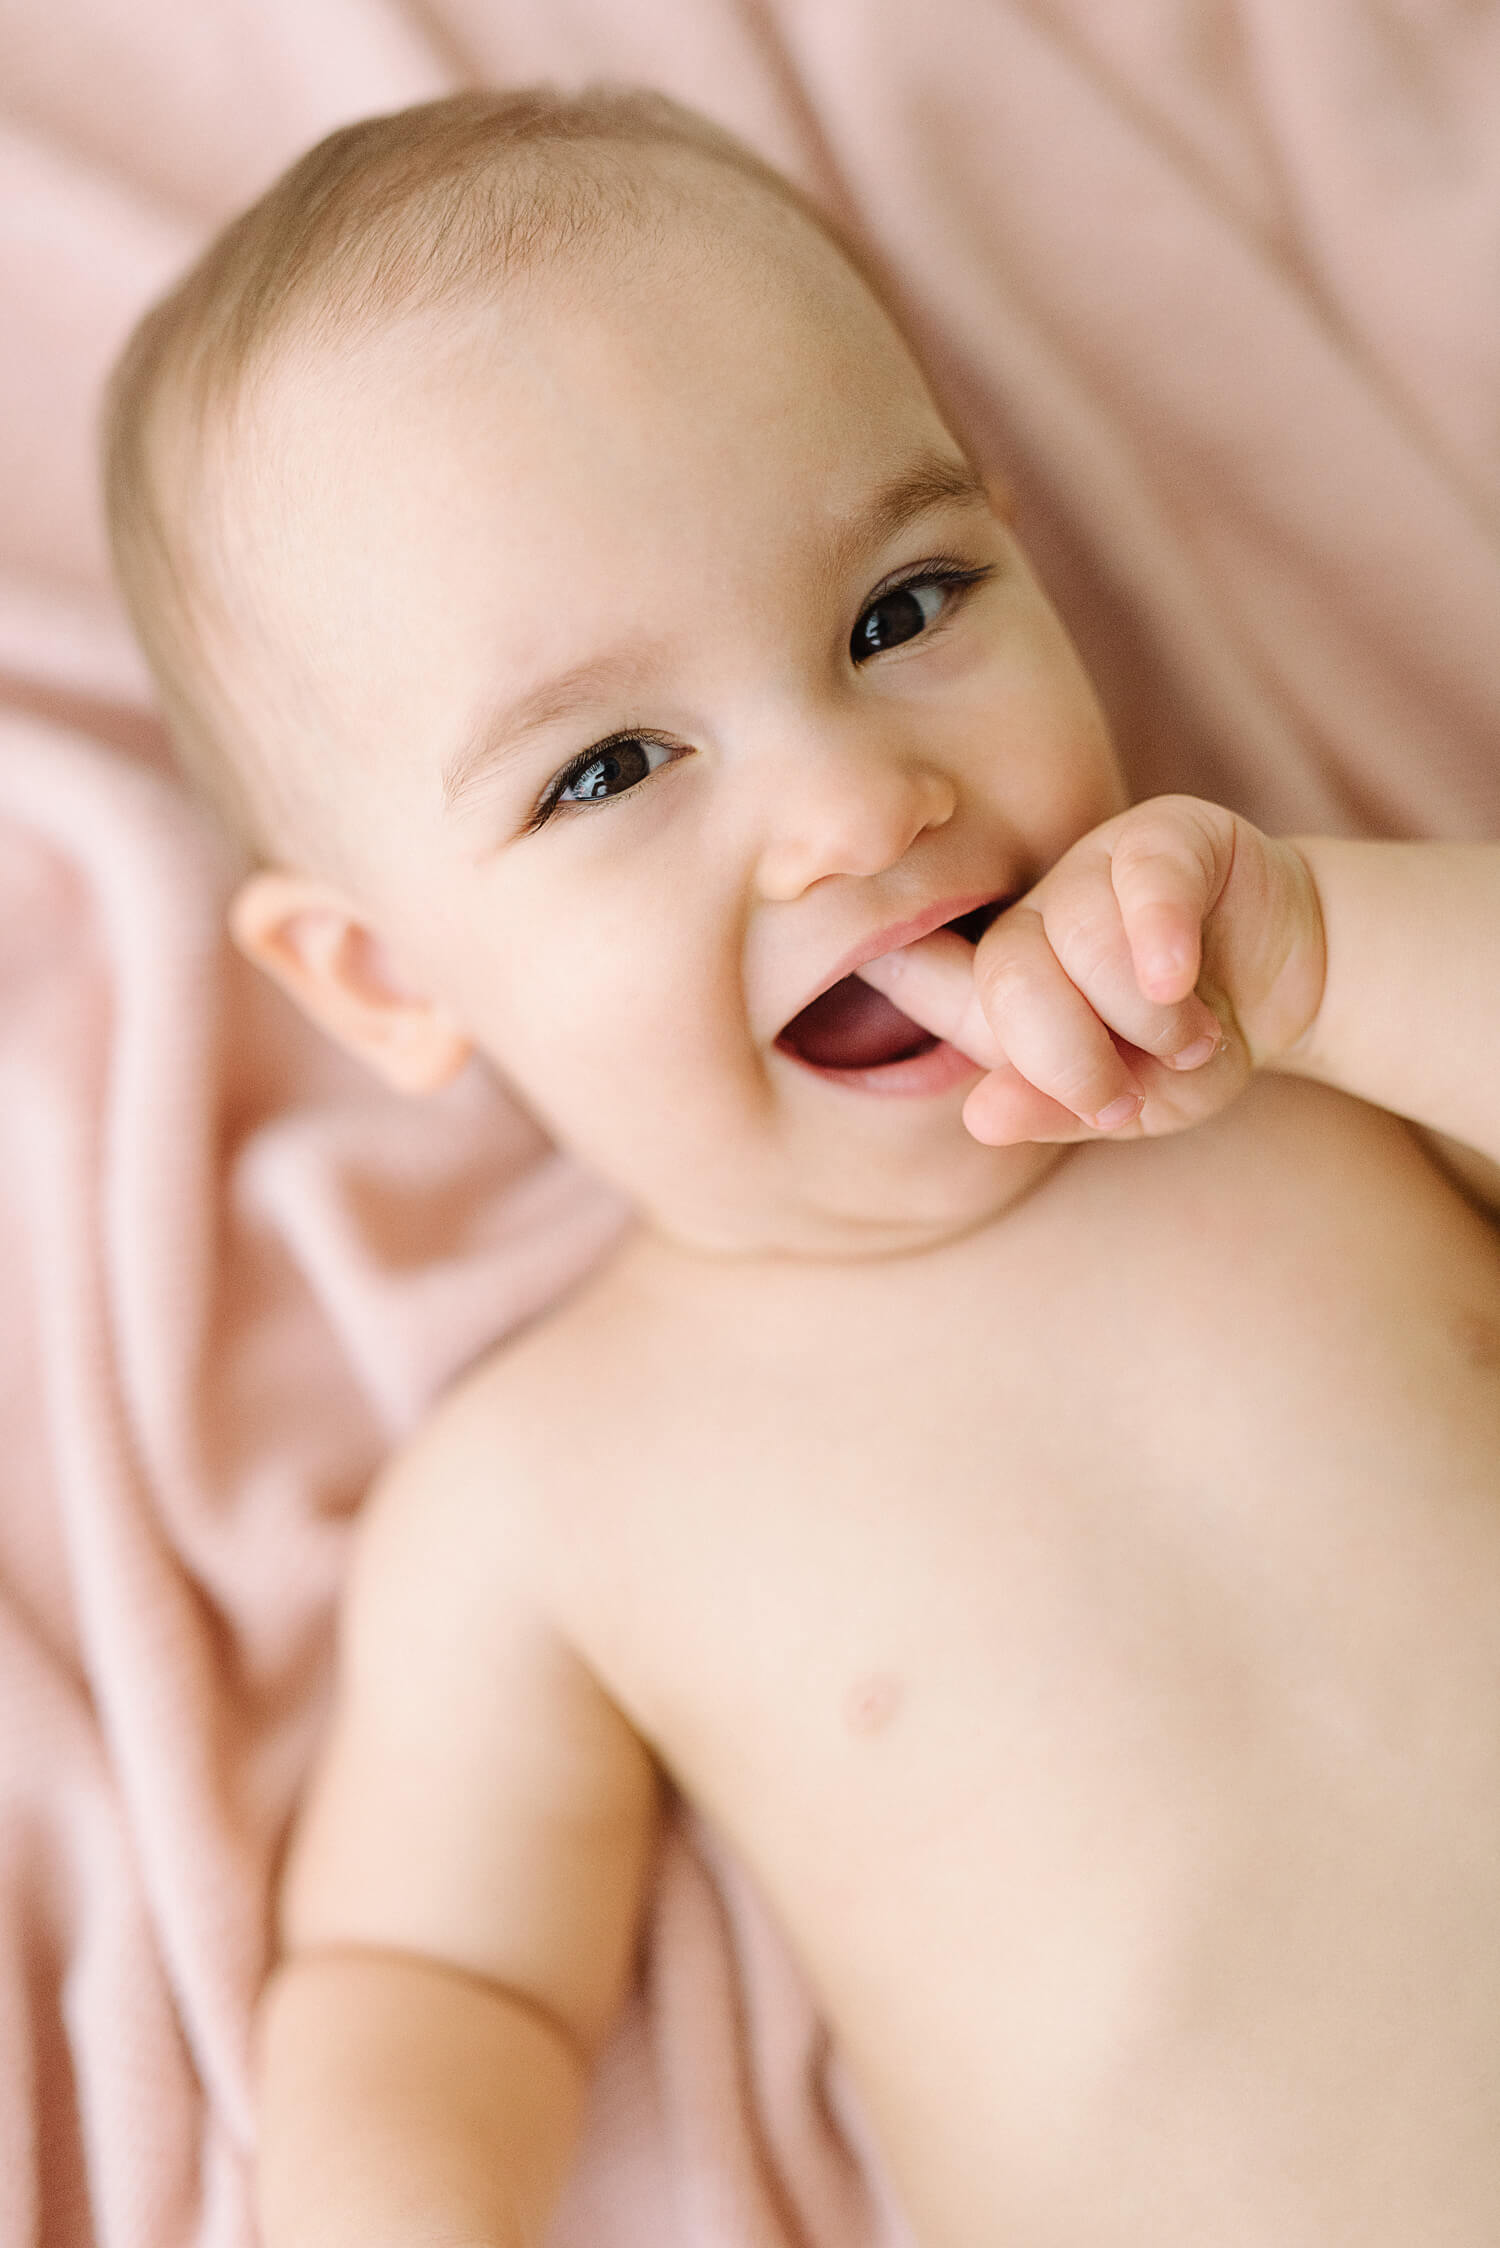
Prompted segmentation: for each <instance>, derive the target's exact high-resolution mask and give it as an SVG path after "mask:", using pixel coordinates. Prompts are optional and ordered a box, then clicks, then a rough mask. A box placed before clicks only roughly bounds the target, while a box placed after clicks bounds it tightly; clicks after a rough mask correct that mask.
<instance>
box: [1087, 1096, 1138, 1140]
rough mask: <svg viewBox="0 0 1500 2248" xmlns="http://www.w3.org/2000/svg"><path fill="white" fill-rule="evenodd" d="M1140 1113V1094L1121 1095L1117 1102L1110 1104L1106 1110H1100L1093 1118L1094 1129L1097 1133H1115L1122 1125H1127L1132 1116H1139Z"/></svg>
mask: <svg viewBox="0 0 1500 2248" xmlns="http://www.w3.org/2000/svg"><path fill="white" fill-rule="evenodd" d="M1140 1113H1141V1096H1140V1094H1139V1093H1122V1094H1121V1095H1120V1097H1119V1099H1118V1100H1117V1101H1111V1102H1110V1104H1109V1106H1108V1108H1101V1109H1100V1111H1099V1113H1098V1115H1097V1116H1096V1117H1095V1118H1094V1129H1095V1130H1096V1131H1099V1132H1117V1131H1118V1130H1119V1128H1120V1126H1121V1125H1122V1124H1128V1123H1129V1122H1130V1120H1131V1118H1132V1117H1133V1116H1139V1115H1140Z"/></svg>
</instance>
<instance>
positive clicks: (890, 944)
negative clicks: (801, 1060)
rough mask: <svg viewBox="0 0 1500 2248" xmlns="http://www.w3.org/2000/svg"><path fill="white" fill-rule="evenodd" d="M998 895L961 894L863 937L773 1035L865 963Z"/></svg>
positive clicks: (897, 949)
mask: <svg viewBox="0 0 1500 2248" xmlns="http://www.w3.org/2000/svg"><path fill="white" fill-rule="evenodd" d="M997 895H998V893H997V892H996V891H994V890H964V891H962V892H961V893H960V894H959V895H958V896H957V897H952V898H942V899H940V900H938V901H937V903H935V904H933V905H929V906H924V907H923V908H922V911H921V912H920V913H912V914H908V915H907V917H906V919H905V920H904V921H892V922H890V923H888V925H887V926H886V927H885V928H884V929H877V930H876V931H875V932H874V934H873V935H872V936H868V937H862V938H861V939H860V941H859V943H858V944H857V945H853V946H851V948H850V950H849V951H848V952H846V953H845V954H844V956H843V958H842V959H841V960H839V961H837V962H836V963H835V964H834V966H833V967H832V968H831V969H830V970H829V972H828V974H827V975H826V976H825V977H824V978H823V980H822V982H821V983H819V984H818V985H816V987H815V988H814V989H813V990H812V991H810V992H808V994H807V996H806V998H805V999H802V1000H800V1001H799V1002H798V1004H797V1005H796V1006H795V1007H794V1008H793V1009H792V1012H791V1013H790V1014H789V1015H788V1016H787V1018H786V1022H784V1023H783V1024H782V1026H781V1031H778V1032H777V1034H776V1035H777V1036H778V1038H779V1037H780V1036H781V1032H782V1031H784V1030H785V1029H786V1028H787V1024H789V1023H794V1022H795V1021H796V1019H797V1017H798V1016H799V1015H800V1014H801V1013H802V1011H803V1009H804V1008H807V1007H810V1006H811V1005H812V1003H813V1001H814V1000H815V999H821V998H822V996H823V994H824V992H825V991H832V989H833V987H834V985H835V984H837V983H842V982H843V980H844V978H845V977H846V976H852V975H854V974H855V972H856V971H857V970H858V969H860V968H862V967H863V966H864V964H865V962H866V961H867V960H878V959H879V958H880V957H881V955H882V954H883V953H887V952H899V950H900V949H901V947H902V946H903V945H908V944H916V943H918V942H919V941H920V939H921V938H923V937H930V936H931V935H932V932H933V930H934V929H941V928H943V927H944V926H945V925H946V924H947V923H948V922H949V921H957V920H958V918H959V916H960V915H961V914H965V913H972V912H973V911H974V910H975V908H976V906H981V905H989V904H990V903H991V901H992V900H993V899H994V898H995V897H996V896H997Z"/></svg>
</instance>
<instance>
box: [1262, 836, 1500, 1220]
mask: <svg viewBox="0 0 1500 2248" xmlns="http://www.w3.org/2000/svg"><path fill="white" fill-rule="evenodd" d="M1297 849H1298V851H1299V852H1300V854H1301V856H1302V857H1303V859H1304V860H1305V861H1306V863H1307V865H1308V866H1309V867H1310V869H1311V871H1312V876H1313V880H1314V882H1315V883H1316V885H1317V890H1318V897H1319V900H1320V902H1321V907H1322V919H1323V928H1324V941H1325V951H1326V969H1325V975H1324V981H1323V990H1322V996H1321V999H1320V1002H1319V1005H1318V1009H1317V1012H1316V1014H1315V1015H1314V1017H1313V1019H1312V1022H1311V1023H1310V1025H1309V1026H1308V1029H1307V1030H1306V1031H1305V1032H1304V1034H1303V1036H1302V1037H1301V1039H1300V1040H1298V1041H1297V1043H1296V1044H1295V1045H1294V1046H1292V1048H1291V1049H1290V1050H1289V1051H1288V1052H1287V1053H1286V1054H1285V1055H1283V1056H1282V1057H1281V1058H1280V1061H1279V1063H1278V1065H1277V1066H1279V1067H1281V1068H1283V1069H1288V1070H1291V1071H1294V1072H1295V1073H1296V1074H1298V1075H1299V1076H1304V1077H1313V1078H1317V1079H1318V1080H1319V1081H1320V1082H1321V1083H1323V1084H1325V1085H1335V1086H1337V1087H1339V1088H1340V1090H1341V1091H1343V1092H1346V1093H1355V1094H1357V1095H1358V1096H1359V1098H1360V1099H1361V1100H1367V1101H1372V1102H1374V1103H1375V1104H1376V1106H1377V1107H1380V1108H1388V1109H1391V1110H1393V1111H1394V1112H1395V1114H1396V1115H1398V1116H1405V1117H1407V1118H1409V1119H1410V1120H1411V1122H1413V1123H1415V1124H1421V1125H1424V1126H1426V1127H1427V1128H1428V1129H1429V1130H1430V1131H1432V1132H1435V1133H1438V1134H1440V1135H1442V1136H1443V1137H1444V1138H1445V1139H1448V1140H1453V1141H1457V1142H1459V1143H1461V1145H1462V1146H1463V1147H1467V1148H1472V1149H1474V1150H1475V1151H1476V1152H1477V1153H1478V1154H1480V1155H1482V1156H1484V1157H1486V1158H1488V1160H1489V1162H1490V1163H1495V1162H1500V845H1497V844H1493V843H1467V844H1465V843H1354V842H1343V841H1334V840H1328V839H1323V838H1317V839H1313V838H1299V839H1298V842H1297ZM1466 1169H1467V1167H1466ZM1467 1175H1468V1176H1469V1178H1470V1180H1471V1183H1474V1184H1476V1185H1478V1184H1480V1183H1481V1182H1480V1179H1479V1175H1478V1174H1476V1173H1475V1172H1473V1171H1467ZM1491 1198H1492V1197H1491Z"/></svg>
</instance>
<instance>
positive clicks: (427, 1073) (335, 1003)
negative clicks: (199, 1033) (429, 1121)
mask: <svg viewBox="0 0 1500 2248" xmlns="http://www.w3.org/2000/svg"><path fill="white" fill-rule="evenodd" d="M229 928H230V934H231V935H232V936H233V938H234V941H235V943H236V944H237V945H238V946H239V948H240V950H241V952H243V953H244V954H245V956H246V958H247V959H249V960H253V961H254V962H255V964H256V966H257V967H259V968H264V970H265V971H266V973H267V975H269V976H271V977H273V978H274V980H275V981H276V982H277V983H279V984H280V986H281V988H282V990H283V991H285V992H288V993H290V995H291V997H292V998H293V999H295V1001H296V1002H297V1005H298V1006H299V1007H300V1008H301V1009H302V1011H303V1013H304V1014H306V1015H309V1016H311V1018H312V1020H313V1021H314V1022H315V1023H317V1024H319V1026H320V1027H321V1028H322V1029H324V1030H326V1031H327V1032H328V1033H329V1035H330V1037H332V1038H335V1039H337V1041H338V1043H339V1044H340V1045H341V1046H343V1047H345V1048H346V1049H347V1051H348V1052H349V1053H351V1054H354V1055H356V1056H357V1057H358V1058H359V1059H360V1060H361V1061H363V1062H367V1063H368V1064H369V1066H370V1067H371V1068H372V1069H373V1070H375V1071H376V1072H377V1073H378V1075H380V1076H381V1077H383V1078H384V1079H385V1081H386V1083H387V1084H388V1085H394V1086H395V1087H396V1089H397V1091H398V1092H402V1093H430V1092H435V1091H436V1090H437V1088H438V1087H439V1086H440V1085H446V1084H447V1083H448V1082H449V1081H450V1079H452V1078H454V1077H456V1076H457V1075H458V1073H459V1071H460V1070H461V1069H462V1068H463V1066H464V1064H465V1062H466V1061H467V1060H468V1059H469V1056H470V1054H471V1053H472V1052H473V1046H472V1044H471V1042H470V1041H469V1040H468V1039H467V1038H465V1037H464V1035H463V1033H462V1032H461V1031H460V1030H459V1028H458V1026H457V1024H456V1023H454V1022H453V1020H452V1019H451V1017H450V1016H448V1015H447V1014H446V1013H445V1012H444V1010H443V1009H442V1007H440V1006H439V1005H438V1003H437V1002H436V1001H435V1000H432V999H427V998H424V997H423V996H422V994H421V993H420V992H417V991H413V990H411V989H410V988H409V987H408V986H407V985H406V984H405V983H404V982H403V981H402V978H401V976H400V975H399V973H398V971H397V969H396V967H395V965H394V963H393V962H392V960H391V957H390V954H389V953H388V951H387V950H386V947H385V945H384V943H383V942H382V940H381V938H380V936H379V934H378V933H377V931H376V930H375V929H374V928H373V927H372V926H371V924H370V923H369V921H368V920H367V919H366V918H365V917H364V915H363V914H362V913H361V911H360V909H359V907H358V906H356V905H355V904H354V903H353V902H352V900H350V899H349V898H347V897H346V896H345V895H344V893H343V892H342V891H341V890H338V889H336V888H334V887H333V885H332V884H331V883H327V882H318V881H315V880H314V879H313V878H312V877H311V876H310V875H301V874H286V873H283V872H282V871H281V870H280V869H276V868H272V869H265V870H262V871H261V872H259V873H256V874H252V875H250V876H249V877H248V879H247V880H246V881H244V882H242V883H241V885H240V887H239V889H238V890H237V891H236V893H235V896H234V898H233V900H232V901H231V904H230V908H229Z"/></svg>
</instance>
